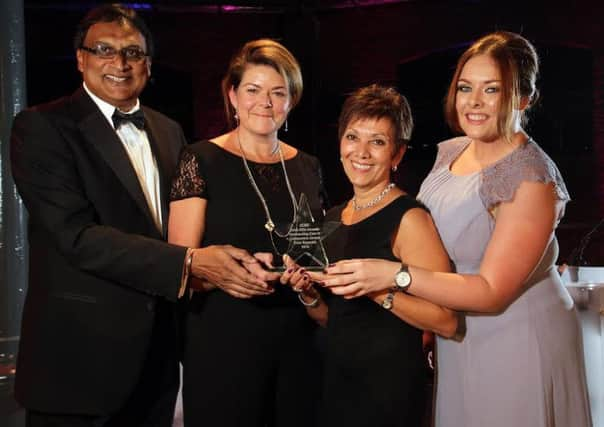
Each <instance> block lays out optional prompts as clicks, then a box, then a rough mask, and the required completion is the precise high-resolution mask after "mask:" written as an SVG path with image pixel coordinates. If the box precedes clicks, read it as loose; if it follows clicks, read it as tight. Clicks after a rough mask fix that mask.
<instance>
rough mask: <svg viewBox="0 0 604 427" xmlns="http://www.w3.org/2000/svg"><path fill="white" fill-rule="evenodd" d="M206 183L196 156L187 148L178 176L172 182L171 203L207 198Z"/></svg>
mask: <svg viewBox="0 0 604 427" xmlns="http://www.w3.org/2000/svg"><path fill="white" fill-rule="evenodd" d="M205 190H206V182H205V180H204V179H203V178H202V177H201V173H200V170H199V162H198V160H197V157H196V156H195V154H193V153H192V152H191V151H189V150H187V149H186V148H185V149H184V150H183V151H182V152H181V154H180V160H179V162H178V168H177V171H176V175H175V176H174V179H173V180H172V188H171V189H170V201H174V200H181V199H187V198H189V197H205Z"/></svg>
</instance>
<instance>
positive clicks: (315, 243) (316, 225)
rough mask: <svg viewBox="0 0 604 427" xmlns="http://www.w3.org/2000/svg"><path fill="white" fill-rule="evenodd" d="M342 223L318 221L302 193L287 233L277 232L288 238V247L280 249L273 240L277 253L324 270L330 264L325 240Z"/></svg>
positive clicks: (277, 268)
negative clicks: (324, 243)
mask: <svg viewBox="0 0 604 427" xmlns="http://www.w3.org/2000/svg"><path fill="white" fill-rule="evenodd" d="M340 224H341V222H339V221H325V222H322V223H320V222H317V221H316V220H315V218H314V216H313V214H312V212H311V210H310V206H309V205H308V199H307V198H306V195H305V194H304V193H302V194H301V195H300V200H299V202H298V206H297V210H296V215H295V217H294V220H293V222H291V223H290V224H288V226H287V227H286V228H287V231H286V232H285V233H277V235H278V236H280V237H282V238H284V239H285V240H286V242H287V248H286V250H285V252H283V249H282V250H278V249H277V247H276V245H275V242H274V240H273V249H274V251H275V254H277V255H278V256H279V257H281V256H282V255H285V254H287V255H289V257H290V258H291V259H293V260H294V262H295V263H296V264H298V265H299V266H300V267H302V268H304V269H306V270H309V271H321V270H324V269H325V268H326V267H327V266H328V265H329V257H328V254H327V252H326V251H325V247H324V245H323V240H324V239H325V238H326V237H327V236H328V235H330V234H331V233H332V232H333V231H334V230H335V229H336V228H338V227H339V226H340ZM280 228H282V227H280ZM271 240H272V235H271ZM284 270H285V267H284V266H276V267H275V268H274V271H284Z"/></svg>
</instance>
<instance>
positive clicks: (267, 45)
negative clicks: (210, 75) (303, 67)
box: [222, 39, 303, 128]
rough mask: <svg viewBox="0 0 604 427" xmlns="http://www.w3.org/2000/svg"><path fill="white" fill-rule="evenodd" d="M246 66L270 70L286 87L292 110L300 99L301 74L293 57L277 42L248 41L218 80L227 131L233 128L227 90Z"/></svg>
mask: <svg viewBox="0 0 604 427" xmlns="http://www.w3.org/2000/svg"><path fill="white" fill-rule="evenodd" d="M249 65H268V66H269V67H272V68H274V69H275V70H276V71H277V72H278V73H279V74H281V76H282V77H283V80H285V83H286V85H287V89H288V91H289V96H290V99H291V108H294V107H295V106H296V105H297V104H298V102H300V98H301V97H302V89H303V84H302V72H301V71H300V65H299V64H298V61H297V60H296V58H295V57H294V56H293V55H292V54H291V52H290V51H289V50H287V49H286V48H285V46H283V45H282V44H281V43H278V42H276V41H275V40H271V39H259V40H252V41H250V42H247V43H246V44H244V45H243V47H242V48H241V49H240V50H239V51H238V52H237V53H236V54H235V55H234V56H233V57H232V58H231V62H230V63H229V68H228V69H227V72H226V74H225V76H224V78H223V79H222V98H223V102H224V110H225V114H226V117H227V121H228V124H229V127H230V128H233V127H235V126H236V123H235V110H234V109H233V107H232V105H231V102H230V100H229V91H230V90H231V88H234V89H237V88H238V87H239V84H240V83H241V79H242V78H243V73H245V70H246V68H247V67H248V66H249Z"/></svg>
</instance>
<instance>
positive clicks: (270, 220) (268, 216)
mask: <svg viewBox="0 0 604 427" xmlns="http://www.w3.org/2000/svg"><path fill="white" fill-rule="evenodd" d="M237 142H238V143H239V150H240V151H241V159H242V160H243V166H244V167H245V172H246V173H247V177H248V179H249V181H250V184H251V185H252V188H253V189H254V191H255V192H256V194H257V195H258V198H259V199H260V203H262V208H263V209H264V215H265V216H266V223H264V228H266V230H267V231H268V232H269V234H270V235H271V240H272V238H273V237H272V235H273V232H274V233H275V234H276V235H277V236H279V237H281V238H284V237H287V236H288V235H289V233H290V232H291V229H292V227H293V224H294V223H295V222H296V212H298V204H297V203H296V198H295V196H294V192H293V190H292V187H291V184H290V183H289V178H288V176H287V169H286V168H285V160H284V159H283V151H281V144H280V143H279V141H277V148H276V149H275V150H273V151H272V153H273V154H274V153H275V151H276V152H278V153H279V162H280V163H281V167H282V168H283V175H284V176H285V185H286V186H287V191H288V193H289V197H290V198H291V201H292V206H293V208H294V209H293V211H294V212H293V218H292V222H291V225H290V227H289V229H288V230H287V232H286V233H285V234H281V233H279V232H278V231H277V230H276V229H275V223H274V222H273V218H272V217H271V212H270V210H269V209H268V204H267V203H266V199H265V198H264V195H263V194H262V192H261V191H260V188H259V187H258V184H256V180H255V179H254V176H253V175H252V171H251V169H250V166H249V165H248V163H247V158H246V157H245V151H244V150H243V145H242V144H241V139H240V138H239V129H237Z"/></svg>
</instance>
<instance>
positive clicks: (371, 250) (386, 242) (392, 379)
mask: <svg viewBox="0 0 604 427" xmlns="http://www.w3.org/2000/svg"><path fill="white" fill-rule="evenodd" d="M411 128H412V119H411V114H410V110H409V106H408V104H407V102H406V100H405V98H404V97H403V96H401V95H400V94H398V93H397V92H396V91H395V90H394V89H392V88H384V87H381V86H377V85H372V86H369V87H365V88H362V89H359V90H358V91H356V92H355V93H353V94H352V95H351V96H350V97H349V98H348V99H347V100H346V102H345V103H344V106H343V109H342V113H341V115H340V123H339V136H340V154H341V160H342V164H343V167H344V171H345V173H346V175H347V177H348V179H349V180H350V182H351V183H352V185H353V189H354V197H353V199H352V200H351V201H349V202H347V203H345V204H343V205H341V206H338V207H336V208H334V209H332V210H330V211H329V212H328V214H327V217H326V219H327V220H332V221H341V222H342V224H341V226H340V227H339V228H338V229H336V231H335V232H333V233H332V234H331V235H329V236H328V237H327V238H326V239H325V246H326V251H327V253H328V254H329V258H330V261H332V262H336V261H339V260H343V259H355V258H356V259H358V258H382V259H388V260H402V261H404V262H408V263H413V264H414V265H415V264H421V265H423V266H424V267H425V268H429V269H436V270H447V269H448V268H449V262H448V257H447V255H446V253H445V251H444V249H443V247H442V244H441V243H440V240H439V238H438V235H437V233H436V229H435V227H434V224H433V223H432V220H431V218H430V215H429V214H428V212H427V211H426V209H425V208H423V206H422V205H421V204H420V203H418V202H417V201H415V199H413V198H412V197H410V196H408V195H406V194H405V193H404V192H403V191H401V190H400V189H398V188H397V187H396V186H395V185H394V184H392V183H390V173H391V170H396V168H397V167H398V163H399V162H400V160H401V158H402V156H403V154H404V151H405V143H406V141H407V140H408V139H409V137H410V133H411ZM308 275H309V276H310V277H311V278H312V279H313V280H315V281H318V282H321V281H322V280H324V279H325V278H326V277H327V276H324V275H323V274H322V273H308ZM394 279H395V278H394V277H392V279H391V280H392V283H391V285H390V288H394V286H395V280H394ZM292 282H295V283H293V286H294V287H299V286H300V284H299V281H292ZM399 282H400V281H399ZM399 285H404V283H399ZM331 289H332V290H333V291H334V295H330V296H329V297H327V300H328V308H326V309H325V310H328V321H327V351H326V360H325V373H324V375H325V379H324V389H323V393H324V394H323V404H322V411H321V412H320V414H321V416H320V420H321V425H323V426H325V427H327V426H347V427H355V426H358V427H369V426H371V427H395V426H396V427H398V426H408V427H417V426H419V425H421V422H422V421H421V416H422V413H423V410H424V405H423V402H422V401H423V393H424V380H425V373H424V361H423V360H424V359H423V352H422V330H431V331H435V332H437V333H439V334H442V335H445V336H452V335H453V334H454V333H455V330H456V327H457V321H456V317H455V314H454V313H453V312H451V311H450V310H447V309H443V308H441V307H439V306H437V305H434V304H432V303H429V302H427V301H424V300H421V299H418V298H415V297H412V296H410V295H407V294H406V293H404V292H402V291H394V290H393V291H386V292H380V293H375V294H368V295H365V296H362V297H357V295H355V294H354V293H352V294H349V296H348V297H347V298H343V297H341V296H338V295H335V293H336V292H337V289H336V288H331Z"/></svg>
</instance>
